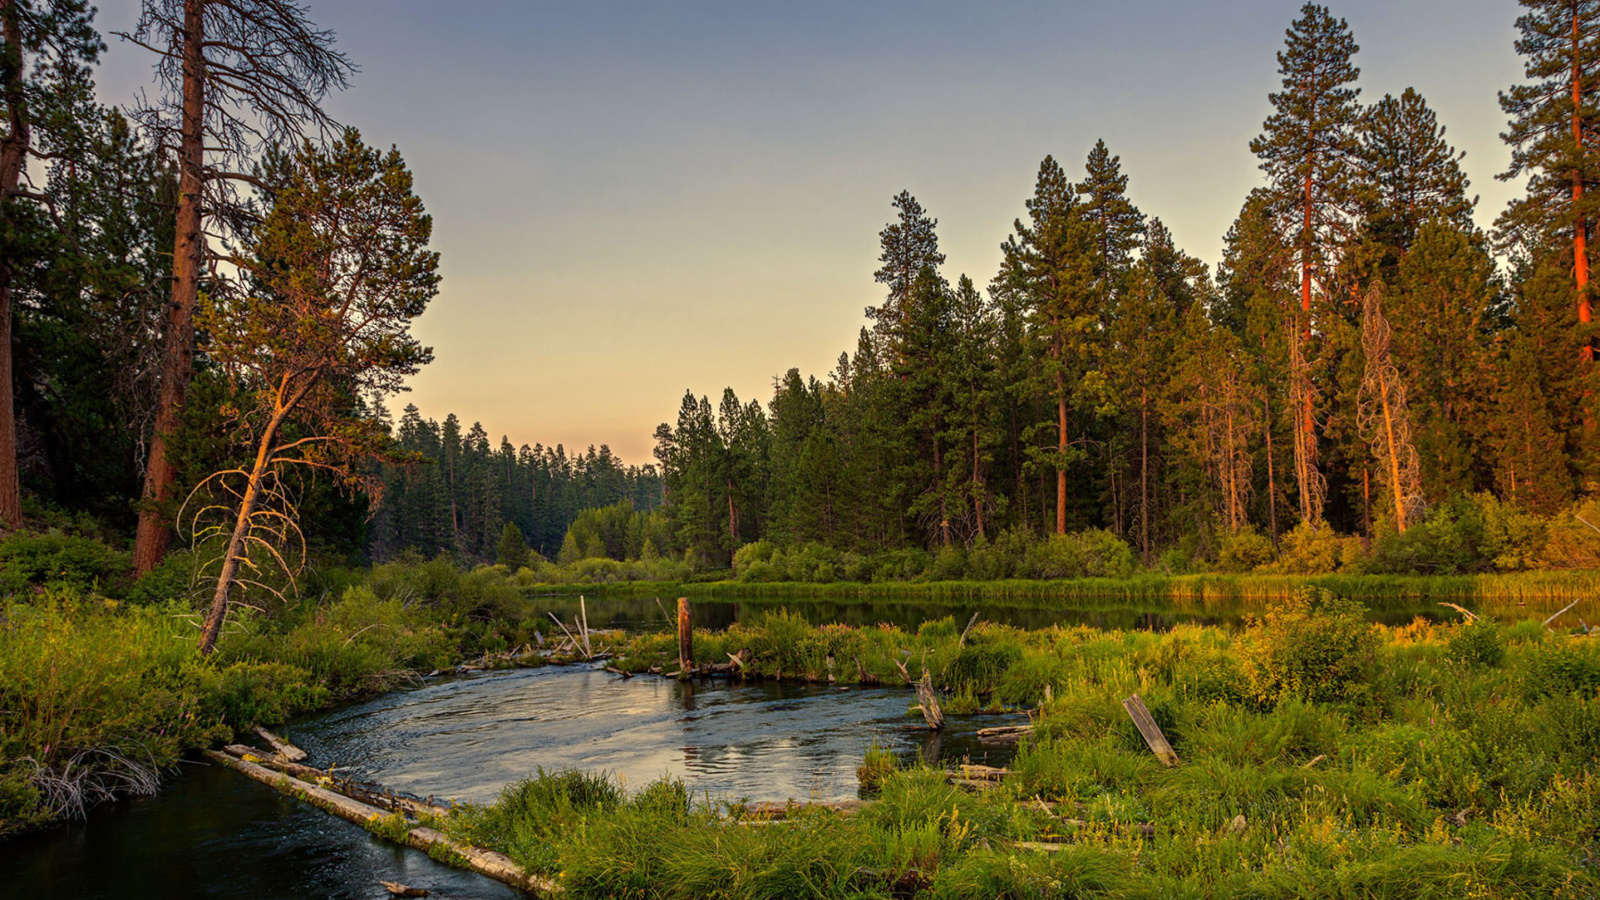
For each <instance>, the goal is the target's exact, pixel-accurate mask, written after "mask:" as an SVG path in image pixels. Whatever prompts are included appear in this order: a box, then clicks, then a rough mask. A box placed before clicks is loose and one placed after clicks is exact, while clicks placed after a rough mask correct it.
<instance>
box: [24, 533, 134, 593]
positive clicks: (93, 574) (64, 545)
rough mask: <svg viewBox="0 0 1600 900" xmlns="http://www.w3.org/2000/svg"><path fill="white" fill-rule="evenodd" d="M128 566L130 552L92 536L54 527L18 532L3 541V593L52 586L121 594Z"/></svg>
mask: <svg viewBox="0 0 1600 900" xmlns="http://www.w3.org/2000/svg"><path fill="white" fill-rule="evenodd" d="M128 568H129V562H128V554H126V553H121V552H118V551H116V550H113V549H111V548H110V547H107V546H106V545H105V544H103V543H101V542H100V541H97V540H94V539H92V538H85V537H73V536H70V535H67V534H63V533H62V532H60V531H54V530H52V531H49V532H46V533H44V534H30V533H27V532H16V533H14V534H11V535H9V536H7V537H6V538H4V539H3V540H0V596H6V595H26V594H28V593H30V592H32V591H36V590H41V589H43V588H46V587H49V588H60V589H65V590H72V591H87V590H90V589H93V590H96V591H99V592H100V593H102V594H104V595H106V596H110V597H121V596H122V595H123V592H124V591H125V590H126V589H127V586H128V585H127V581H128V574H127V573H128Z"/></svg>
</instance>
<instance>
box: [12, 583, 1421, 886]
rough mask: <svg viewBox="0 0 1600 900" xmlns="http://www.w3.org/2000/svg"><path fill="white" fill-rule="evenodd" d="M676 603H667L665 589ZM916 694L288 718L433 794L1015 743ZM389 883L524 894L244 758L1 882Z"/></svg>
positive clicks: (745, 692)
mask: <svg viewBox="0 0 1600 900" xmlns="http://www.w3.org/2000/svg"><path fill="white" fill-rule="evenodd" d="M669 602H670V601H669ZM529 603H530V610H531V613H532V614H538V615H541V616H543V615H545V614H547V613H555V614H556V615H557V616H559V617H560V618H561V619H563V620H564V621H566V622H568V623H572V622H575V621H576V619H577V617H578V615H579V612H580V606H579V603H578V601H577V599H576V598H571V597H533V598H530V600H529ZM782 606H783V604H782V603H774V602H769V601H756V602H744V601H733V600H721V599H718V600H711V599H704V600H696V601H695V602H694V605H693V616H694V619H695V625H696V626H697V627H701V628H726V627H727V626H729V625H732V624H734V623H737V622H750V621H752V620H754V619H755V618H757V617H759V616H762V615H765V614H767V613H769V612H771V611H774V610H776V609H779V608H782ZM791 608H792V609H793V610H794V611H795V612H796V613H798V614H800V615H803V616H804V617H806V618H807V619H808V620H810V621H813V622H818V623H821V622H842V623H847V624H855V625H866V624H874V623H877V622H889V623H892V624H896V625H900V626H902V627H906V628H912V629H914V628H916V627H917V626H918V625H920V624H921V623H922V622H924V621H927V620H930V619H939V618H945V617H951V618H953V619H955V620H956V622H957V623H958V624H964V623H965V621H966V619H967V617H968V616H970V615H971V613H972V610H973V609H974V608H976V607H975V606H965V607H964V606H961V605H959V604H945V605H930V604H926V603H915V602H896V601H852V600H842V601H827V600H807V601H805V602H803V603H794V604H792V605H791ZM584 609H585V610H586V611H587V614H588V620H589V626H590V627H591V628H595V629H600V628H618V629H623V630H628V631H639V630H651V629H660V628H665V627H668V625H669V619H670V614H671V613H675V610H670V611H669V609H668V608H667V607H666V606H663V605H661V604H659V603H658V602H657V601H656V600H654V599H653V598H616V599H612V598H606V599H596V600H590V601H588V602H587V603H586V604H585V605H584ZM1437 613H1438V609H1437V607H1435V606H1432V605H1425V604H1416V605H1406V604H1401V605H1399V606H1395V607H1392V608H1384V609H1378V610H1374V611H1373V613H1372V617H1373V618H1374V619H1375V620H1378V621H1389V622H1404V621H1409V620H1410V618H1411V617H1412V616H1415V615H1423V616H1428V617H1433V616H1435V615H1437ZM983 615H984V618H985V620H987V621H990V622H997V623H1002V624H1008V625H1016V626H1019V627H1024V628H1045V627H1049V626H1052V625H1086V626H1089V627H1095V628H1115V629H1128V630H1145V631H1166V630H1169V629H1171V628H1172V627H1174V626H1175V625H1178V624H1180V623H1185V622H1193V623H1196V624H1214V625H1221V626H1224V627H1236V626H1237V625H1238V624H1239V623H1240V621H1241V619H1242V616H1243V614H1242V612H1241V611H1240V610H1237V609H1226V608H1223V609H1207V608H1200V609H1196V610H1184V611H1174V610H1171V609H1165V610H1152V609H1139V608H1121V607H1112V608H1091V609H1084V608H1064V607H1056V608H1041V607H1029V606H1026V605H1019V606H1003V607H993V606H991V607H989V608H987V609H985V611H984V614H983ZM911 702H912V695H911V693H910V692H909V691H906V690H903V689H893V688H851V689H846V690H840V689H837V688H833V687H829V686H826V685H792V684H774V683H770V682H758V683H754V684H738V683H732V682H729V681H725V680H722V681H717V680H712V681H699V682H690V683H679V682H676V681H669V680H666V679H660V678H652V677H647V676H640V677H636V678H632V679H622V678H618V677H617V676H615V675H612V674H610V673H607V672H604V671H601V670H597V669H591V668H586V667H551V668H545V669H526V670H520V671H513V672H502V673H492V674H480V675H475V676H468V677H459V678H434V679H430V680H429V681H427V682H426V683H424V684H423V685H422V686H420V687H418V688H416V689H413V690H407V691H401V692H397V693H392V694H388V695H385V696H382V697H378V698H376V699H373V700H371V701H368V702H365V703H359V704H353V705H350V706H346V707H342V708H339V709H335V710H331V711H328V712H324V713H320V714H318V715H315V716H312V717H309V718H307V719H304V720H302V721H299V722H295V723H292V724H291V725H290V726H289V728H288V729H287V732H288V735H289V737H290V738H291V739H292V740H294V741H295V742H296V743H298V744H299V745H300V746H302V747H304V748H305V749H306V750H307V751H308V752H309V753H310V754H311V759H310V761H311V762H312V763H313V764H315V765H318V766H322V767H327V766H330V765H340V766H350V767H353V768H354V769H355V771H356V774H358V775H359V776H360V777H364V778H365V779H367V780H371V781H376V782H379V783H382V784H385V785H388V786H390V787H393V788H396V789H399V790H403V791H409V792H411V793H414V794H418V795H420V796H430V795H431V796H434V797H437V798H441V799H451V798H454V799H460V800H470V801H475V802H488V801H491V800H493V799H494V798H495V795H496V794H497V793H498V792H499V790H500V789H501V788H502V787H504V786H505V785H506V784H508V783H510V782H513V781H516V780H517V779H520V778H523V777H526V776H528V775H530V774H533V773H534V772H535V771H537V770H538V769H539V768H541V767H543V768H544V769H546V770H556V769H562V768H580V769H585V770H589V771H607V772H610V773H612V774H614V775H615V776H616V777H618V778H619V779H620V780H621V781H622V782H623V784H624V785H625V786H627V787H629V788H638V787H640V786H642V785H643V784H645V783H648V782H649V781H652V780H654V779H656V778H661V777H672V778H678V779H681V780H682V781H683V782H684V783H685V784H686V785H687V786H688V787H689V788H690V790H691V791H692V792H693V793H694V794H695V796H696V797H697V798H699V799H707V798H709V799H722V800H736V799H741V798H744V799H750V800H785V799H790V798H794V799H819V800H828V799H839V798H845V797H853V796H855V795H856V791H857V785H856V776H855V767H856V766H857V765H858V764H859V763H860V762H861V759H862V757H863V755H864V754H865V752H866V749H867V747H868V746H869V745H870V744H871V743H873V742H874V741H876V742H877V743H879V744H880V745H882V746H886V747H889V748H892V749H893V750H894V751H895V752H896V753H898V754H900V755H902V756H904V757H906V758H907V759H910V758H912V757H914V756H917V755H922V756H923V757H924V758H928V759H932V760H936V761H939V762H944V763H951V762H955V761H960V760H963V759H970V760H971V761H973V762H983V763H988V764H991V765H1003V764H1004V763H1005V762H1007V761H1008V758H1009V754H1010V751H1009V749H1006V748H1003V747H1002V748H996V747H994V746H989V745H983V744H980V743H978V742H977V741H976V740H975V738H974V732H976V730H977V729H978V728H981V727H984V726H987V725H995V724H1004V723H1008V722H1016V721H1020V719H1018V718H1017V717H1015V716H1012V717H986V716H973V717H951V718H950V720H949V723H948V726H949V727H948V728H947V731H946V732H945V733H944V734H942V735H939V736H933V735H930V734H929V733H928V732H927V731H926V730H925V729H921V728H918V727H917V726H919V725H920V719H919V718H917V717H916V716H915V715H908V713H907V708H908V705H909V704H910V703H911ZM380 881H399V882H403V883H405V884H410V885H415V886H419V887H425V888H428V889H430V890H432V891H433V892H434V894H435V896H439V897H445V898H451V897H459V898H508V897H514V896H518V895H517V894H516V893H515V892H514V891H511V890H510V889H509V888H506V887H505V886H503V885H500V884H497V883H495V882H493V881H490V880H488V879H486V878H483V877H481V876H478V875H474V874H472V873H468V872H461V871H458V870H455V869H451V868H448V867H445V866H442V865H439V864H438V863H435V862H433V861H432V860H431V859H429V858H428V857H427V856H426V855H424V854H422V853H418V852H416V851H413V850H407V849H404V848H399V847H396V846H394V845H392V844H389V843H387V842H385V841H381V840H378V839H377V838H374V837H372V836H371V835H369V834H367V833H366V832H365V831H363V830H362V829H361V828H359V827H357V826H355V825H352V824H350V823H348V822H345V821H343V820H340V819H335V818H333V817H332V816H329V815H327V814H325V813H323V812H321V811H319V810H315V809H312V808H311V807H309V806H306V805H305V804H302V803H299V802H297V801H292V800H289V799H288V798H285V797H283V796H282V795H280V794H278V793H277V792H275V791H273V790H271V789H270V788H267V787H265V786H263V785H260V784H257V783H255V782H253V781H250V780H248V779H246V778H244V777H243V776H241V775H238V774H236V773H234V772H231V771H227V770H222V769H219V768H217V767H215V766H211V765H206V764H203V763H199V762H188V763H185V764H184V765H183V766H181V768H180V771H179V773H178V774H177V775H176V776H175V777H173V778H172V779H170V780H169V782H168V783H167V785H166V786H165V787H164V788H163V790H162V791H161V793H160V794H159V795H157V796H156V797H152V798H148V799H143V800H133V801H127V802H123V803H118V804H114V805H111V806H109V807H104V808H101V809H98V810H96V811H94V812H92V813H91V814H90V815H89V817H88V819H87V821H85V822H82V823H78V824H75V825H72V826H69V827H65V828H59V829H55V830H53V831H49V832H44V833H41V834H34V835H29V836H25V837H22V838H18V839H15V840H11V841H7V842H4V843H0V898H28V900H33V898H45V900H56V898H60V900H89V898H96V900H98V898H107V900H110V898H118V900H145V898H150V900H156V898H160V900H185V898H217V900H230V898H238V900H272V898H286V900H287V898H322V897H328V898H373V900H381V898H385V897H387V896H388V895H387V893H386V892H385V891H384V889H383V888H382V887H381V886H380V885H379V884H378V882H380Z"/></svg>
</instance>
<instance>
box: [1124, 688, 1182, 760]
mask: <svg viewBox="0 0 1600 900" xmlns="http://www.w3.org/2000/svg"><path fill="white" fill-rule="evenodd" d="M1122 708H1123V709H1126V710H1127V711H1128V718H1130V719H1132V720H1133V725H1134V727H1135V728H1138V729H1139V734H1140V735H1141V736H1143V737H1144V742H1145V743H1146V744H1149V745H1150V750H1151V751H1152V752H1154V753H1155V755H1156V758H1157V759H1159V760H1161V764H1162V765H1164V766H1168V767H1171V766H1175V765H1177V764H1178V754H1177V752H1176V751H1174V750H1173V749H1172V745H1171V744H1169V743H1167V736H1166V735H1164V734H1162V733H1161V726H1159V725H1157V724H1156V720H1155V719H1154V718H1152V717H1151V715H1150V710H1148V709H1146V708H1145V705H1144V701H1143V700H1140V699H1139V695H1138V694H1134V695H1133V696H1132V697H1129V698H1128V699H1126V700H1124V701H1122Z"/></svg>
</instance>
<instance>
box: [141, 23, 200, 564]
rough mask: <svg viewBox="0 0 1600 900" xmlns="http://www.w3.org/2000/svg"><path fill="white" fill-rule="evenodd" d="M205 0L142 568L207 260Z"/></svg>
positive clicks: (181, 151) (154, 557)
mask: <svg viewBox="0 0 1600 900" xmlns="http://www.w3.org/2000/svg"><path fill="white" fill-rule="evenodd" d="M205 5H206V0H184V4H183V112H182V121H181V126H180V138H179V148H178V214H177V238H176V241H175V243H174V247H173V253H172V298H171V301H170V302H169V303H168V305H167V313H166V316H165V317H164V325H163V329H162V332H163V333H162V336H161V337H162V344H163V349H162V356H161V379H160V384H161V394H160V398H159V400H158V405H157V407H156V421H155V433H154V434H153V435H152V436H151V440H150V459H149V462H148V463H147V464H146V466H145V473H144V494H143V498H142V506H141V508H140V510H139V528H138V532H137V533H136V534H135V536H134V543H133V569H134V574H136V575H143V574H145V573H146V572H149V571H150V570H151V569H153V568H155V566H156V565H157V564H158V563H160V562H161V559H162V557H164V556H166V553H167V548H168V546H169V545H170V544H171V542H172V521H171V519H170V510H169V509H168V506H169V504H170V503H171V501H172V493H173V489H174V487H175V486H176V484H177V480H178V471H177V468H176V467H175V466H174V465H173V464H172V460H171V459H170V458H169V456H168V443H169V442H170V441H171V439H172V437H173V435H175V434H176V433H177V431H178V425H179V422H180V420H181V419H182V416H183V404H184V401H185V399H186V397H187V395H188V391H189V377H190V374H191V372H192V371H193V367H194V309H195V304H196V303H197V302H198V301H199V297H200V271H201V267H202V266H203V265H204V263H205V250H204V235H203V233H202V231H201V227H202V226H201V221H202V209H201V202H202V197H201V193H202V191H203V185H204V166H205V132H204V124H205V102H206V94H205V56H204V46H203V42H204V40H205Z"/></svg>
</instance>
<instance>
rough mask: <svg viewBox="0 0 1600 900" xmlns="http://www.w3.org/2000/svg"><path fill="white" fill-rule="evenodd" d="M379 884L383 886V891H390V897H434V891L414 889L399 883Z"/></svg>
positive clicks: (384, 882) (387, 882)
mask: <svg viewBox="0 0 1600 900" xmlns="http://www.w3.org/2000/svg"><path fill="white" fill-rule="evenodd" d="M378 884H380V885H383V889H384V890H386V891H388V892H389V896H391V897H431V896H433V891H430V890H428V889H427V888H419V887H412V886H411V885H409V884H401V883H400V882H398V881H380V882H378Z"/></svg>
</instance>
